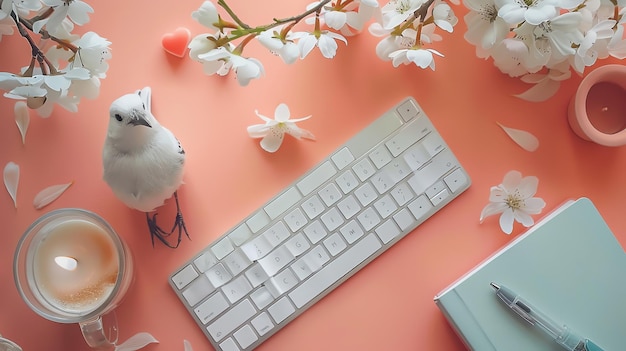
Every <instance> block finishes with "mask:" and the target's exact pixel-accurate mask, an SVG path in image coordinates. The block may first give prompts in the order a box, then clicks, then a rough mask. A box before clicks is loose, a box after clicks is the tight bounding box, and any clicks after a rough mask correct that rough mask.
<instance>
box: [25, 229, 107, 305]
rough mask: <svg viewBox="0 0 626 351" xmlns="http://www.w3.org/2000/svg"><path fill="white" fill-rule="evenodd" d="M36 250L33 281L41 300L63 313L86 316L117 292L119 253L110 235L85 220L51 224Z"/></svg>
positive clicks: (44, 232) (43, 232)
mask: <svg viewBox="0 0 626 351" xmlns="http://www.w3.org/2000/svg"><path fill="white" fill-rule="evenodd" d="M41 234H42V239H41V241H40V242H39V244H38V245H37V246H35V247H33V248H32V249H33V250H34V255H33V278H34V284H35V285H36V287H37V290H39V292H40V293H41V297H42V298H43V299H45V300H46V301H47V302H48V303H50V304H52V305H53V306H55V307H56V308H58V309H60V310H64V311H67V312H72V313H83V312H86V311H90V310H94V309H96V308H97V307H98V306H99V305H101V304H102V303H103V302H104V301H105V300H106V299H107V297H108V296H109V295H110V294H111V292H112V291H113V288H114V286H115V283H116V280H117V275H118V271H119V257H118V255H119V253H118V252H117V249H116V246H115V243H114V242H113V240H112V239H111V238H110V236H109V235H107V233H106V232H105V231H104V230H103V229H102V228H100V227H98V226H97V225H95V224H93V223H90V222H88V221H86V220H82V219H70V220H64V221H56V223H51V224H50V225H49V228H46V230H44V231H42V233H41Z"/></svg>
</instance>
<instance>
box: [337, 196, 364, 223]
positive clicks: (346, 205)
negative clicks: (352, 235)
mask: <svg viewBox="0 0 626 351" xmlns="http://www.w3.org/2000/svg"><path fill="white" fill-rule="evenodd" d="M337 208H339V211H341V214H343V216H344V217H345V218H346V219H350V218H351V217H352V216H354V215H355V214H357V213H358V212H359V211H360V210H361V206H360V205H359V203H358V202H357V201H356V198H355V197H354V196H352V195H350V196H348V197H346V198H345V199H343V200H341V201H339V203H338V204H337Z"/></svg>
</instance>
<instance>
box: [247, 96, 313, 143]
mask: <svg viewBox="0 0 626 351" xmlns="http://www.w3.org/2000/svg"><path fill="white" fill-rule="evenodd" d="M254 112H255V113H256V115H257V116H259V117H260V118H261V119H262V120H263V121H265V124H255V125H252V126H249V127H248V135H250V137H251V138H263V139H262V140H261V147H262V148H263V150H265V151H267V152H275V151H276V150H278V148H279V147H280V145H281V144H282V143H283V139H284V137H285V133H286V134H289V135H291V136H293V137H295V138H296V139H301V138H306V139H311V140H315V136H314V135H313V134H312V133H311V132H309V131H307V130H305V129H301V128H299V127H298V126H297V125H296V123H298V122H301V121H304V120H307V119H309V118H311V116H306V117H303V118H297V119H289V117H290V116H291V113H290V112H289V107H288V106H287V105H286V104H284V103H281V104H279V105H278V106H277V107H276V111H274V119H271V118H269V117H266V116H264V115H262V114H260V113H259V111H256V110H255V111H254Z"/></svg>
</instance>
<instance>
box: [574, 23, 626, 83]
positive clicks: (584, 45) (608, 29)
mask: <svg viewBox="0 0 626 351" xmlns="http://www.w3.org/2000/svg"><path fill="white" fill-rule="evenodd" d="M615 24H616V21H615V20H603V21H601V22H599V23H597V24H596V25H595V26H593V27H592V28H591V29H589V30H588V31H587V32H586V33H585V37H584V38H583V40H582V41H581V42H580V45H579V46H578V49H576V55H573V56H572V57H573V59H574V62H573V64H572V66H574V69H575V70H576V71H578V72H580V73H582V72H583V71H584V69H585V67H587V66H592V65H594V64H595V63H596V60H597V59H598V56H599V55H598V51H599V50H602V49H601V48H602V47H605V48H606V47H607V42H606V41H608V40H610V38H611V37H612V36H613V34H614V31H613V27H614V26H615Z"/></svg>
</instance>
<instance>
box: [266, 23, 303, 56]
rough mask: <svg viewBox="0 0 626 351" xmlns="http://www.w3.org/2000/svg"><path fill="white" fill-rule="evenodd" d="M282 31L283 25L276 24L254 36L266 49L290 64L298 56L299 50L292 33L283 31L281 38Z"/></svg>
mask: <svg viewBox="0 0 626 351" xmlns="http://www.w3.org/2000/svg"><path fill="white" fill-rule="evenodd" d="M282 31H283V26H277V27H275V28H273V29H268V30H266V31H264V32H261V34H259V35H258V36H257V37H256V38H257V39H258V40H259V42H260V43H261V44H262V45H263V46H265V47H266V48H267V49H268V50H270V51H271V52H273V53H275V54H276V55H278V56H280V58H281V59H282V60H283V62H285V63H286V64H292V63H294V62H296V60H297V59H298V56H300V50H299V49H298V45H297V44H296V43H295V41H294V39H295V38H294V37H293V34H292V33H291V32H288V33H285V34H284V38H283V34H282Z"/></svg>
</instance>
